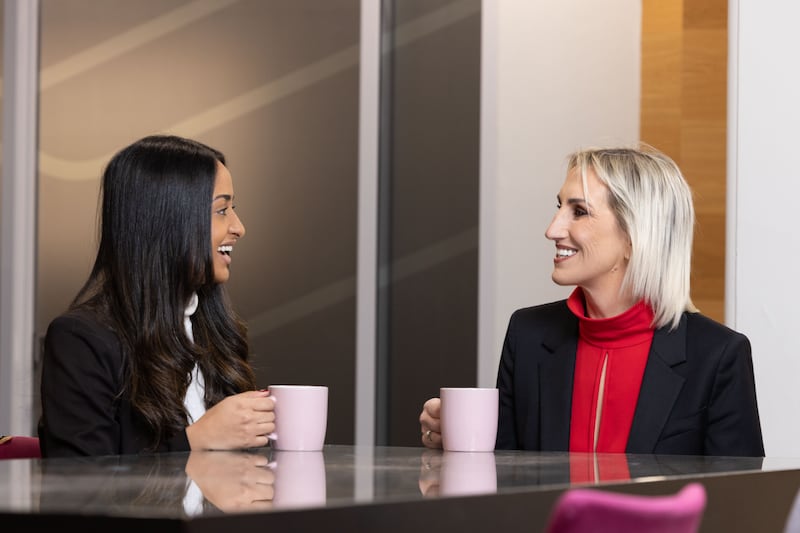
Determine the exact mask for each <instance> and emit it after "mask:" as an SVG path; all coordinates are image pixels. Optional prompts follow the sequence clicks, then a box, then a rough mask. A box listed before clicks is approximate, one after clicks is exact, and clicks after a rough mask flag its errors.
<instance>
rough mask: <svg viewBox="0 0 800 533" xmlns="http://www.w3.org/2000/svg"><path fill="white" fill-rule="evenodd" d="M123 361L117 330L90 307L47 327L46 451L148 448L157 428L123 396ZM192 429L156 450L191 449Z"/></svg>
mask: <svg viewBox="0 0 800 533" xmlns="http://www.w3.org/2000/svg"><path fill="white" fill-rule="evenodd" d="M125 364H126V362H125V361H123V357H122V350H121V348H120V343H119V339H118V338H117V335H116V334H115V333H114V332H113V331H112V330H110V329H108V328H107V327H105V326H103V325H102V324H101V323H100V322H99V321H98V320H97V318H96V317H95V316H93V315H92V314H91V313H89V312H86V311H72V312H69V313H67V314H65V315H62V316H60V317H58V318H56V319H55V320H53V322H51V323H50V326H49V327H48V329H47V335H46V336H45V341H44V357H43V362H42V386H41V394H42V417H41V418H40V420H39V439H40V440H39V443H40V445H41V448H42V456H44V457H59V456H76V455H122V454H136V453H141V452H143V451H146V448H147V446H148V445H149V439H150V436H151V435H152V431H151V430H150V428H149V427H148V425H147V424H146V423H145V421H144V419H143V418H142V417H141V415H139V414H138V413H137V412H136V411H135V410H134V409H133V407H132V406H131V404H130V399H129V397H128V396H127V395H124V394H123V395H122V396H120V391H121V390H122V373H123V369H124V366H125ZM188 450H189V440H188V438H187V437H186V430H185V429H184V430H183V431H180V432H178V434H176V435H174V436H173V437H172V438H170V439H169V440H168V441H167V442H164V443H163V444H162V445H161V446H160V447H159V449H158V450H156V451H188Z"/></svg>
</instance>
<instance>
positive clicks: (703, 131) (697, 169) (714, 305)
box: [640, 0, 728, 322]
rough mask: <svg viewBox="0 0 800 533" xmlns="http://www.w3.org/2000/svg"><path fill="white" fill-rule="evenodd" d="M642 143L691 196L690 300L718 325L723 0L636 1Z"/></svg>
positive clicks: (723, 136)
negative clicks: (672, 169) (674, 166)
mask: <svg viewBox="0 0 800 533" xmlns="http://www.w3.org/2000/svg"><path fill="white" fill-rule="evenodd" d="M642 8H643V9H642V101H641V131H640V136H641V139H642V141H643V142H646V143H648V144H651V145H653V146H655V147H657V148H659V149H661V150H663V151H664V152H666V153H667V154H669V155H670V156H671V157H672V158H673V159H675V161H676V162H677V163H678V165H680V167H681V169H682V170H683V173H684V175H685V176H686V179H687V181H688V182H689V184H690V185H691V187H692V190H693V192H694V196H695V210H696V212H697V231H696V233H695V245H694V255H693V262H692V298H693V299H694V302H695V304H696V305H697V306H698V307H699V308H700V310H701V311H703V312H704V313H705V314H707V315H709V316H711V317H712V318H715V319H716V320H719V321H720V322H724V319H725V316H724V309H725V187H726V186H725V180H726V172H725V160H726V158H725V154H726V127H727V124H726V109H727V53H728V50H727V23H728V16H727V8H728V6H727V0H643V3H642Z"/></svg>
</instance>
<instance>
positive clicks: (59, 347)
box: [39, 135, 274, 457]
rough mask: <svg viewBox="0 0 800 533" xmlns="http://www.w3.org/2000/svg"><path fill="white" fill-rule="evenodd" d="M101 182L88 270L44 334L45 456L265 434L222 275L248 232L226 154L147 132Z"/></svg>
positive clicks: (226, 442) (259, 440)
mask: <svg viewBox="0 0 800 533" xmlns="http://www.w3.org/2000/svg"><path fill="white" fill-rule="evenodd" d="M101 193H102V211H101V220H100V244H99V248H98V251H97V257H96V259H95V262H94V267H93V268H92V271H91V273H90V275H89V278H88V280H87V281H86V283H85V284H84V286H83V288H82V289H81V290H80V291H79V292H78V294H77V296H76V297H75V299H74V300H73V302H72V304H71V305H70V307H69V310H68V311H67V312H66V313H64V314H63V315H61V316H59V317H57V318H56V319H55V320H53V322H52V323H51V324H50V326H49V328H48V330H47V335H46V338H45V345H44V362H43V367H42V386H41V394H42V417H41V419H40V421H39V437H40V439H41V446H42V453H43V455H44V456H45V457H52V456H67V455H109V454H131V453H143V452H154V451H183V450H190V449H191V450H200V449H236V448H251V447H257V446H263V445H265V444H266V443H267V435H268V434H269V433H270V432H272V431H273V430H274V423H273V421H274V413H273V401H272V399H271V398H269V397H268V393H267V392H266V391H259V390H255V389H256V384H255V376H254V373H253V370H252V368H251V366H250V363H249V361H248V344H247V330H246V327H245V325H244V323H243V322H242V321H241V320H240V319H239V318H238V316H237V315H236V313H235V312H234V311H233V309H232V308H231V305H230V302H229V300H228V296H227V293H226V290H225V285H224V284H225V282H226V281H227V280H228V277H229V275H230V270H229V269H230V264H231V252H232V250H233V248H234V246H235V244H236V243H237V241H238V240H239V239H240V238H241V237H243V236H244V233H245V228H244V225H243V224H242V222H241V220H239V217H238V216H237V215H236V213H235V211H234V203H233V202H234V192H233V181H232V178H231V174H230V172H229V171H228V169H227V168H226V166H225V157H224V156H223V154H222V153H220V152H219V151H217V150H215V149H213V148H210V147H208V146H206V145H204V144H202V143H199V142H196V141H193V140H190V139H185V138H181V137H176V136H167V135H158V136H150V137H145V138H143V139H141V140H139V141H136V142H135V143H133V144H131V145H130V146H128V147H126V148H124V149H122V150H121V151H120V152H118V153H117V154H116V155H115V156H114V157H113V158H112V159H111V161H110V162H109V164H108V166H107V167H106V169H105V172H104V174H103V180H102V189H101Z"/></svg>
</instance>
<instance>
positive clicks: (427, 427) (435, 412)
mask: <svg viewBox="0 0 800 533" xmlns="http://www.w3.org/2000/svg"><path fill="white" fill-rule="evenodd" d="M441 409H442V402H441V400H440V399H439V398H431V399H430V400H428V401H427V402H425V405H423V406H422V413H420V415H419V425H420V431H421V432H422V444H423V445H424V446H425V447H426V448H441V447H442V424H441V419H440V418H441Z"/></svg>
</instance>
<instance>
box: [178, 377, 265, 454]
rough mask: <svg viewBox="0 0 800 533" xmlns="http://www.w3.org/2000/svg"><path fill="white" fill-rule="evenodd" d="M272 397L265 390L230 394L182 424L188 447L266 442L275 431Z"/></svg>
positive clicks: (225, 447)
mask: <svg viewBox="0 0 800 533" xmlns="http://www.w3.org/2000/svg"><path fill="white" fill-rule="evenodd" d="M274 409H275V401H274V400H273V399H272V398H270V397H269V391H266V390H263V391H248V392H242V393H240V394H234V395H233V396H228V397H227V398H225V399H223V400H222V401H221V402H219V403H218V404H217V405H215V406H214V407H212V408H210V409H209V410H208V411H206V412H205V414H204V415H203V416H201V417H200V419H199V420H197V421H196V422H195V423H194V424H192V425H190V426H189V427H187V428H186V436H187V437H188V439H189V446H190V448H191V449H192V450H236V449H243V448H258V447H260V446H266V445H267V443H268V442H269V437H267V435H269V434H270V433H272V432H273V431H275V411H274Z"/></svg>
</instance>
